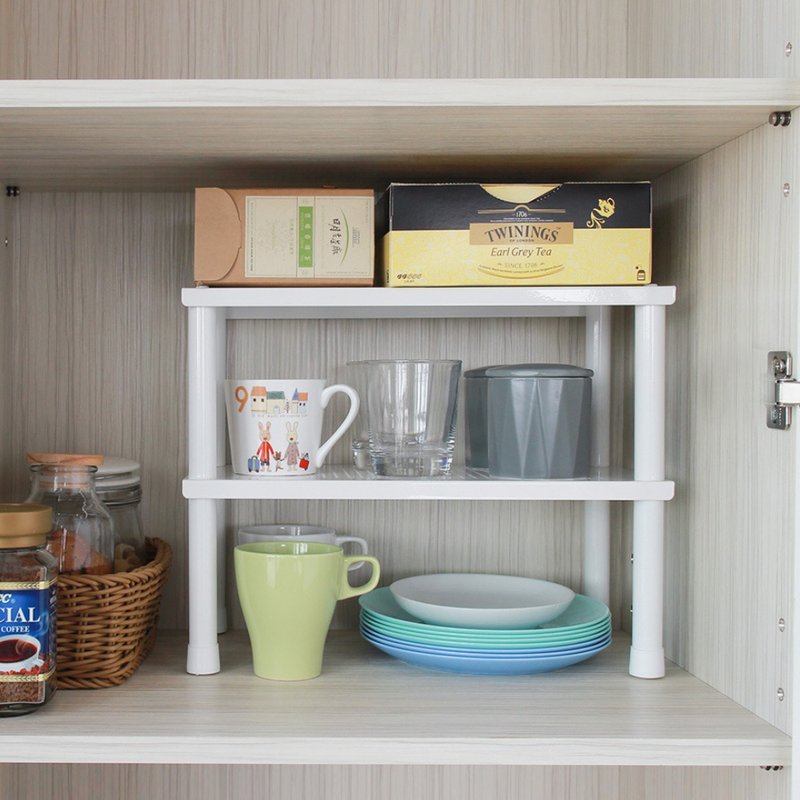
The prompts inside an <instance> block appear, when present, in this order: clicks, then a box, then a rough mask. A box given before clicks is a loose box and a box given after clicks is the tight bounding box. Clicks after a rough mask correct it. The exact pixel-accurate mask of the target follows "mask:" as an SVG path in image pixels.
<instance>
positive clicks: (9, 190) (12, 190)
mask: <svg viewBox="0 0 800 800" xmlns="http://www.w3.org/2000/svg"><path fill="white" fill-rule="evenodd" d="M6 197H19V186H6Z"/></svg>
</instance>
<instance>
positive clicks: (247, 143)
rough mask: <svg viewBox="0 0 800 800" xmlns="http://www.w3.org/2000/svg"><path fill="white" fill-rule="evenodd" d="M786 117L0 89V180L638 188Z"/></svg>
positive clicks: (595, 86)
mask: <svg viewBox="0 0 800 800" xmlns="http://www.w3.org/2000/svg"><path fill="white" fill-rule="evenodd" d="M798 105H800V81H796V80H779V79H767V80H761V79H757V80H753V79H715V78H709V79H619V80H617V79H579V80H573V79H560V80H552V79H546V80H543V79H494V80H363V79H359V80H355V79H353V80H348V79H345V80H338V79H337V80H124V81H120V80H109V81H61V80H59V81H40V80H26V81H3V82H0V134H1V135H2V147H0V179H2V180H3V182H4V183H5V184H16V185H19V186H21V187H22V188H23V191H25V190H29V189H50V190H53V189H68V190H80V189H113V190H120V189H132V190H143V191H153V190H154V189H158V188H160V189H163V190H186V189H191V188H192V187H194V186H199V185H228V186H248V185H249V186H253V185H273V186H274V185H287V184H289V183H295V184H297V183H306V184H308V183H309V181H311V182H312V183H311V185H319V182H320V181H324V182H325V183H326V184H336V183H338V184H340V185H352V182H353V181H354V180H355V181H357V182H358V183H362V184H364V185H368V186H369V185H378V184H381V183H384V182H385V181H386V180H388V179H395V180H399V179H406V180H408V179H411V178H416V179H424V180H430V179H433V178H435V177H437V176H441V177H442V178H444V179H452V176H453V175H457V174H465V175H469V176H470V177H471V178H472V179H479V180H480V179H483V180H492V181H497V180H508V181H513V180H517V181H518V180H519V176H520V174H528V175H537V174H538V175H544V174H546V175H553V174H557V175H559V176H561V179H564V178H566V177H568V176H575V177H581V178H583V179H586V178H587V177H590V176H594V177H595V178H597V179H610V178H613V179H616V180H620V179H625V180H635V179H644V180H648V179H652V178H654V177H657V176H658V175H660V174H662V173H663V172H666V171H668V170H669V169H672V168H673V167H675V166H678V165H679V164H683V163H685V162H687V161H690V160H691V159H693V158H696V157H697V156H699V155H701V154H703V153H706V152H708V151H709V150H712V149H714V148H715V147H718V146H719V145H721V144H723V143H725V142H727V141H730V140H731V139H734V138H736V137H737V136H740V135H742V134H743V133H746V132H748V131H750V130H753V129H754V128H756V127H759V126H760V125H763V124H764V123H766V122H767V119H768V116H769V114H770V112H772V111H775V110H782V109H791V108H794V107H796V106H798ZM598 130H599V131H602V132H603V136H602V141H598V138H597V131H598ZM453 131H457V132H458V135H457V136H454V135H453Z"/></svg>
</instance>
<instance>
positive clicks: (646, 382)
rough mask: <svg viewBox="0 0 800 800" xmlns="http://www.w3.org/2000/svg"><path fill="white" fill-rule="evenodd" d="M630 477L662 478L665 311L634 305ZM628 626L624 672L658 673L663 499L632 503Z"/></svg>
mask: <svg viewBox="0 0 800 800" xmlns="http://www.w3.org/2000/svg"><path fill="white" fill-rule="evenodd" d="M635 314H636V322H635V347H636V350H635V354H634V384H635V398H634V465H633V471H634V478H635V479H636V480H637V481H662V480H664V387H665V380H664V370H665V355H664V351H665V311H664V307H663V306H639V307H637V308H636V312H635ZM632 606H633V630H632V637H631V658H630V674H631V675H633V676H635V677H637V678H661V677H663V676H664V632H663V628H664V503H663V502H661V501H653V500H637V501H634V504H633V603H632Z"/></svg>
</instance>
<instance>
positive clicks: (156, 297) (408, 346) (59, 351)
mask: <svg viewBox="0 0 800 800" xmlns="http://www.w3.org/2000/svg"><path fill="white" fill-rule="evenodd" d="M16 202H17V205H16V206H15V209H16V210H15V214H14V238H15V247H14V248H12V258H11V261H12V264H11V269H12V273H13V280H12V282H11V287H12V289H11V292H10V300H9V302H10V309H11V314H10V323H9V324H10V330H9V339H10V348H9V349H7V350H6V351H5V352H7V353H8V354H9V355H10V359H11V364H10V370H9V374H10V375H11V376H12V380H11V382H10V385H11V386H12V387H13V388H12V390H11V391H12V393H13V397H11V398H10V399H11V400H12V401H13V402H11V408H10V413H9V415H8V418H7V425H8V430H9V436H8V442H9V445H8V448H7V452H6V453H4V454H3V461H2V469H4V470H5V471H6V480H5V481H4V482H3V484H2V490H3V495H4V497H6V498H7V499H16V500H20V499H24V497H25V496H26V494H27V491H28V475H27V470H26V468H25V466H24V456H25V452H26V451H27V450H63V451H100V452H104V453H107V454H117V455H123V456H127V457H130V458H134V459H137V460H139V461H140V462H141V463H142V467H143V492H144V498H143V501H142V512H143V521H144V525H145V529H146V530H147V531H148V533H150V534H156V535H159V536H162V537H163V538H165V539H167V540H168V541H170V542H171V543H172V544H173V546H174V547H175V568H174V570H173V575H172V578H171V580H170V583H169V585H168V588H167V594H166V597H165V600H164V603H163V611H162V625H163V626H164V627H168V628H170V627H172V628H174V627H183V626H184V625H185V618H186V580H185V564H186V558H185V555H186V553H185V546H186V545H185V542H186V532H185V528H186V503H185V501H184V500H183V499H182V497H181V487H180V484H181V479H182V477H183V476H184V475H185V473H186V463H185V461H186V456H185V434H184V431H185V424H186V418H185V402H186V400H185V378H184V375H185V329H186V314H185V309H184V308H183V307H182V306H181V304H180V289H181V288H182V287H183V286H188V285H191V282H192V281H191V277H192V276H191V262H192V249H191V248H192V236H191V226H192V198H191V195H188V194H186V195H184V194H116V193H81V194H56V193H53V194H46V193H45V194H36V193H31V194H23V195H22V196H21V197H20V198H19V199H18V201H16ZM229 328H230V330H229V342H228V349H229V358H230V365H229V374H230V375H232V376H235V375H236V373H237V372H239V371H240V370H241V371H243V372H248V373H253V372H261V371H263V370H267V369H268V370H269V373H270V374H272V375H278V374H282V375H283V376H289V377H290V376H292V375H298V374H299V373H300V372H302V373H304V374H307V375H314V376H319V377H326V378H328V379H329V380H331V381H333V380H341V379H343V378H344V365H345V362H346V361H347V360H349V359H355V358H366V357H377V356H397V357H403V356H404V357H423V356H428V357H459V358H461V359H462V360H463V362H464V367H465V368H470V367H474V366H480V365H486V364H495V363H504V362H505V363H509V362H530V361H558V362H566V363H575V364H582V363H583V337H584V333H583V322H582V320H578V319H561V320H558V319H541V320H522V319H516V320H514V319H512V320H495V319H490V320H390V321H375V320H356V321H348V320H322V321H311V320H306V321H302V320H296V321H279V322H278V321H276V322H266V321H252V322H250V321H239V322H233V323H231V324H230V326H229ZM618 328H619V331H618V333H617V336H618V339H617V341H618V340H619V337H621V334H622V324H620V325H618ZM615 369H616V370H617V372H615V375H616V376H617V377H615V385H616V386H622V385H623V376H624V374H625V373H624V366H623V365H621V364H617V365H616V367H615ZM240 374H241V373H240ZM615 391H616V394H615V397H614V402H613V403H612V407H613V408H614V414H615V430H620V431H621V426H620V425H619V422H620V421H621V419H622V418H623V416H624V412H623V410H622V409H623V404H624V401H625V399H626V398H625V391H624V390H623V389H619V390H615ZM332 405H333V404H332ZM343 413H344V402H341V403H340V404H339V405H338V406H335V407H334V408H332V414H331V417H330V419H332V418H333V417H334V416H336V415H337V414H343ZM462 417H463V415H462ZM331 424H332V423H331V422H330V420H329V422H328V425H329V426H330V425H331ZM457 443H458V444H457V453H458V454H459V455H458V460H462V459H463V455H462V454H463V428H462V424H460V425H459V428H458V435H457ZM348 447H349V445H348V442H347V441H346V440H345V441H342V442H341V443H340V444H339V445H337V447H336V449H335V452H334V453H333V454H332V456H331V458H332V460H333V461H340V462H341V461H346V460H347V459H348V458H349V449H348ZM620 450H621V433H620V434H619V435H616V436H615V444H614V454H615V462H616V463H620V458H621V455H620ZM614 505H615V506H616V505H619V506H620V508H615V510H614V514H615V518H619V524H616V525H615V526H614V529H615V531H616V530H618V529H619V528H620V527H621V524H622V518H623V516H624V511H622V509H621V506H622V504H614ZM228 513H229V519H228V522H229V535H230V537H231V543H232V537H233V531H234V530H235V528H236V526H237V525H239V524H248V523H253V522H259V521H261V522H269V521H284V522H286V521H298V522H317V523H319V522H324V523H331V524H333V525H334V527H335V528H337V529H338V530H340V531H342V532H349V533H352V534H354V535H362V536H364V537H365V538H367V539H368V540H369V541H370V543H371V545H372V547H373V549H374V550H375V552H376V553H377V554H378V555H379V556H380V557H382V558H383V559H384V564H385V575H386V576H387V578H391V577H393V576H399V575H407V574H411V573H413V572H421V571H431V570H435V569H441V570H455V569H459V570H464V571H481V570H483V571H490V570H494V569H496V570H498V571H503V572H518V573H520V574H528V575H534V576H540V577H545V578H553V579H556V580H561V581H564V582H566V583H568V584H569V585H571V586H573V587H574V588H575V589H578V590H579V589H580V580H581V567H580V564H581V536H580V533H581V531H582V527H583V516H582V508H581V506H580V505H579V504H577V505H575V504H571V503H510V504H504V503H499V502H497V503H487V504H483V503H471V502H466V501H465V502H462V503H456V502H452V503H444V502H434V501H432V502H415V503H411V504H402V505H398V504H397V503H391V502H373V503H358V502H352V503H345V502H315V503H303V502H294V503H290V502H283V503H276V504H269V503H260V504H256V503H241V504H231V509H230V510H229V512H228ZM616 535H618V534H616V533H615V536H616ZM621 552H626V550H625V548H624V547H620V548H618V549H615V553H616V554H617V555H619V553H621ZM628 568H629V565H627V563H626V559H624V558H622V557H619V558H617V559H616V560H615V576H614V586H615V600H614V603H613V605H614V611H615V618H616V620H617V621H618V622H619V621H622V620H623V619H624V617H623V612H622V609H624V608H625V607H626V601H625V600H624V599H623V595H624V596H629V592H628V590H627V588H626V587H627V581H628V574H627V570H628ZM384 582H385V581H384ZM228 589H229V599H230V601H231V602H230V606H231V609H232V619H233V621H234V623H235V624H239V623H240V619H239V616H238V611H237V610H236V602H235V598H234V597H233V595H234V594H235V592H232V591H231V590H232V582H230V581H229V585H228ZM354 623H355V607H354V604H350V606H347V605H346V604H345V606H343V608H342V611H341V613H340V616H339V618H337V620H336V624H337V625H346V626H349V625H353V624H354Z"/></svg>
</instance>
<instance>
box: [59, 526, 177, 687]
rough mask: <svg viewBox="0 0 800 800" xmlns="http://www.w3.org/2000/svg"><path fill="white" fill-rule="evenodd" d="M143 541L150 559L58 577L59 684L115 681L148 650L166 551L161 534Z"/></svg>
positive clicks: (129, 671) (169, 552) (102, 684)
mask: <svg viewBox="0 0 800 800" xmlns="http://www.w3.org/2000/svg"><path fill="white" fill-rule="evenodd" d="M147 545H148V549H149V552H150V553H152V554H153V558H152V560H151V561H150V562H149V563H147V564H145V566H143V567H138V568H137V569H134V570H132V571H131V572H116V573H114V574H112V575H61V576H59V578H58V600H57V613H58V616H57V623H56V624H57V644H58V655H57V671H56V675H57V678H58V687H59V688H60V689H102V688H104V687H107V686H117V685H119V684H120V683H123V682H124V681H126V680H127V679H128V678H129V677H130V676H131V675H133V673H134V672H135V671H136V669H137V668H138V667H139V664H141V663H142V661H144V659H145V658H146V657H147V655H148V654H149V653H150V651H151V650H152V649H153V645H154V644H155V638H156V623H157V622H158V608H159V603H160V601H161V589H162V587H163V586H164V584H165V583H166V581H167V576H168V573H169V567H170V563H171V561H172V550H171V548H170V546H169V545H168V544H167V543H166V542H165V541H163V540H161V539H148V540H147Z"/></svg>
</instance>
